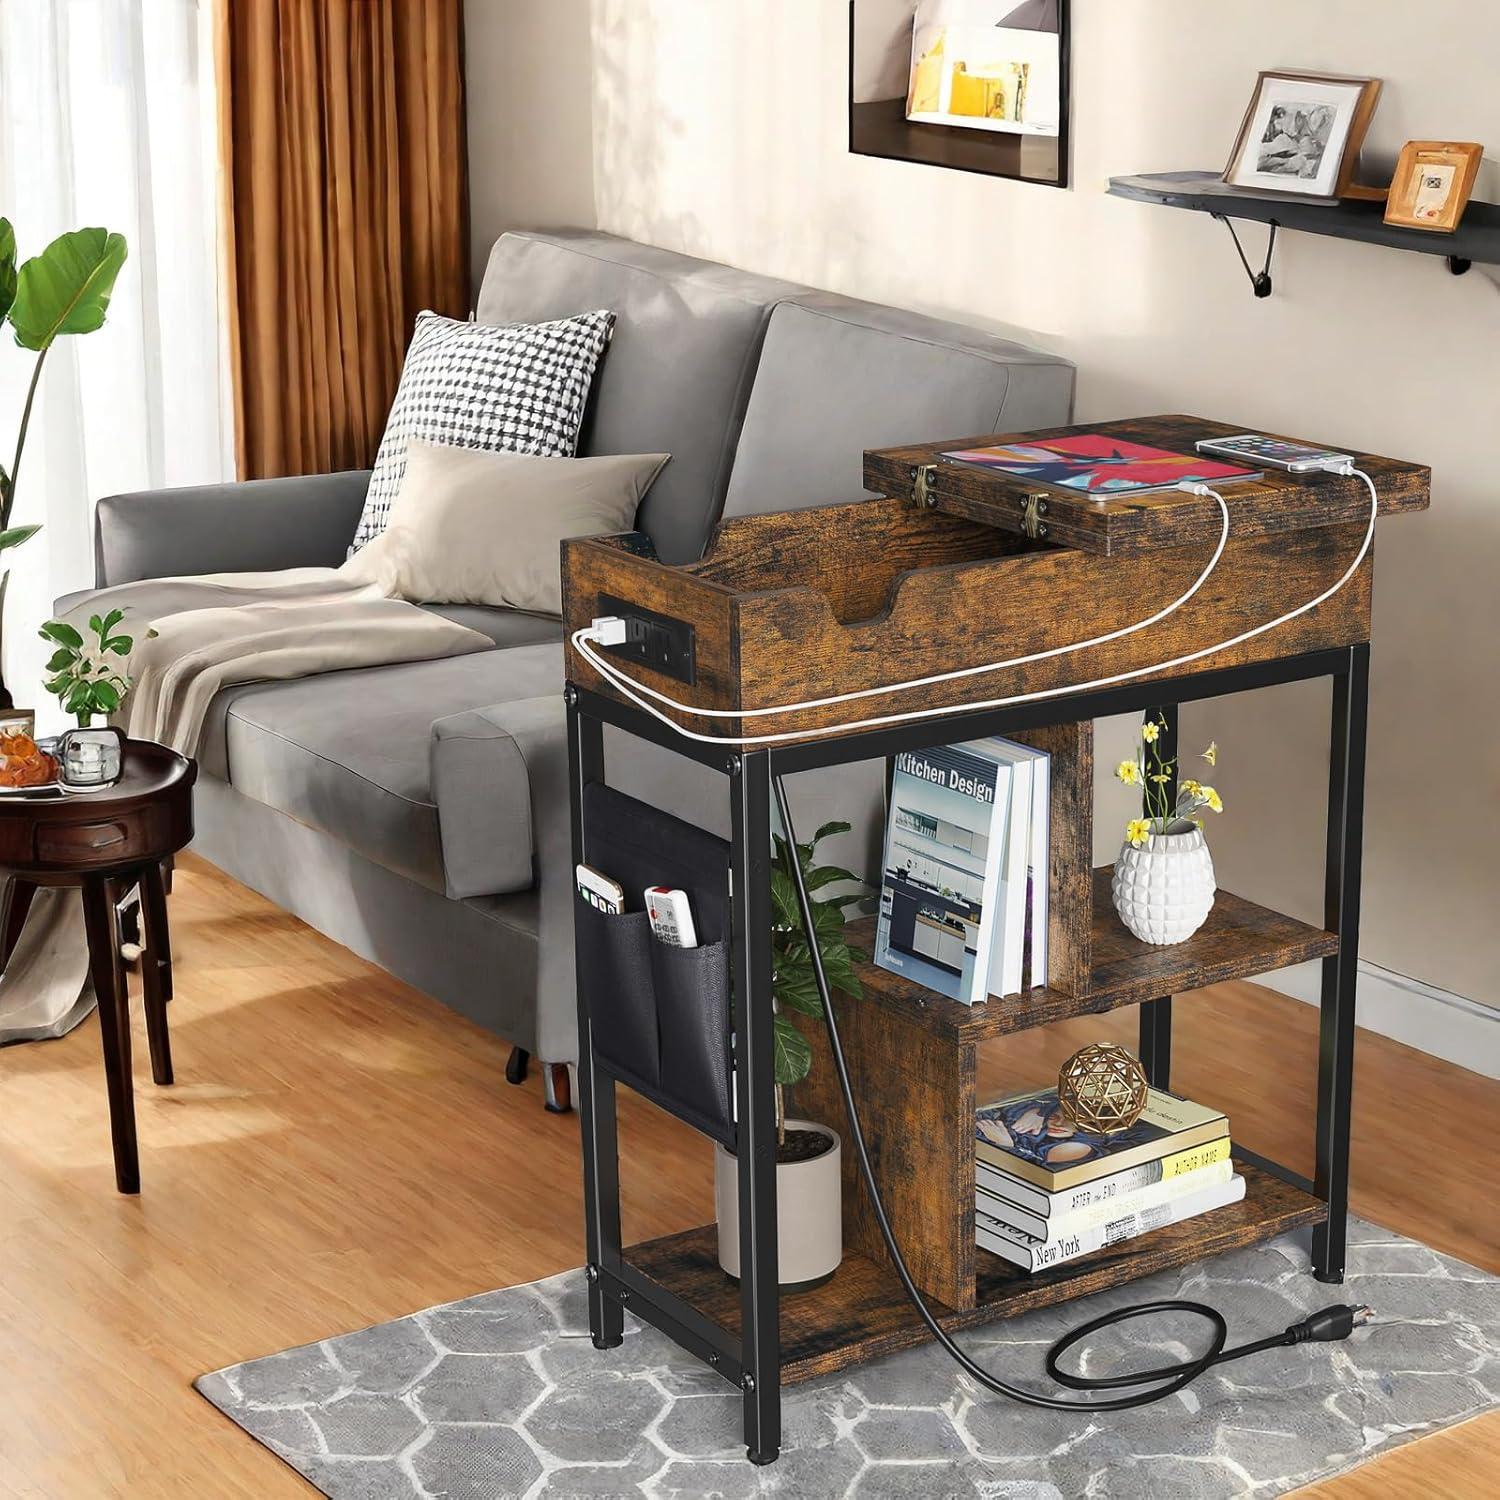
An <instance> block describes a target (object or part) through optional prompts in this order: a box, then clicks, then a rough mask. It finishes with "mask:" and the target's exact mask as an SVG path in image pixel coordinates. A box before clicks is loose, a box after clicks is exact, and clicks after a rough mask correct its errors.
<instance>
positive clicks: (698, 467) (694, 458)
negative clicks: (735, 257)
mask: <svg viewBox="0 0 1500 1500" xmlns="http://www.w3.org/2000/svg"><path fill="white" fill-rule="evenodd" d="M802 290H804V289H803V288H802V287H799V286H797V285H795V284H794V283H792V282H787V281H778V280H774V279H773V278H771V277H768V276H754V275H751V274H750V273H749V272H746V271H736V270H733V269H732V268H731V267H729V266H721V265H715V264H714V263H713V262H712V261H704V260H695V259H694V258H693V257H692V256H688V255H678V254H675V253H674V252H673V251H670V250H659V249H657V248H655V247H654V246H651V245H638V244H636V243H634V242H633V241H631V240H623V239H619V238H617V237H616V236H614V235H609V234H597V233H591V232H586V231H582V230H580V231H577V232H569V231H552V232H549V233H547V234H534V233H514V234H506V235H502V236H501V238H500V239H499V240H497V241H496V242H495V247H494V249H493V250H492V251H491V252H490V260H489V266H488V269H487V270H486V271H485V275H484V283H483V285H482V287H481V288H480V292H479V305H478V313H477V316H478V318H479V320H480V322H482V323H511V322H539V321H541V320H542V319H545V318H559V317H566V316H569V315H570V314H573V313H578V312H582V311H585V310H587V309H589V308H594V307H607V308H609V309H610V310H611V311H612V312H613V313H614V314H615V333H614V338H613V340H612V341H611V344H610V347H609V350H608V352H607V353H606V354H605V356H604V362H603V365H602V367H601V368H600V371H599V375H598V378H597V379H596V381H595V383H594V395H593V399H592V401H591V403H590V410H589V413H588V415H587V416H586V417H585V418H584V426H583V432H582V434H581V435H580V438H579V444H578V451H579V453H581V454H596V453H670V454H671V455H672V461H671V463H669V464H668V465H667V467H666V468H665V469H663V470H662V472H661V475H660V476H659V477H658V478H657V480H656V483H655V484H654V485H653V486H652V488H651V493H650V494H649V495H647V496H646V499H645V501H644V502H643V503H642V505H641V510H640V516H639V518H638V523H637V524H638V525H639V526H640V527H641V529H642V530H643V531H646V532H648V533H649V534H650V536H651V538H652V540H653V541H654V542H655V543H656V546H657V550H658V551H659V552H660V554H661V556H662V557H663V558H664V559H665V560H666V561H668V562H686V561H689V560H691V559H693V558H696V557H697V556H698V555H699V553H700V552H701V551H702V550H703V542H704V539H705V537H706V536H707V534H708V528H709V527H710V526H711V525H712V523H713V522H714V520H716V519H717V517H718V513H719V509H720V507H721V505H722V502H723V499H724V492H725V488H726V486H727V484H728V482H729V470H730V464H731V462H732V460H733V456H734V447H735V438H736V437H737V435H738V433H739V425H740V419H741V417H742V416H743V414H744V407H745V400H746V397H747V396H748V394H749V390H750V384H751V381H752V379H753V377H754V374H755V361H756V356H757V354H758V353H759V350H760V342H761V336H762V334H763V332H764V330H765V324H766V318H767V316H768V314H769V311H770V308H771V307H772V306H773V305H774V304H775V303H776V302H777V301H779V300H780V299H781V298H783V297H788V296H792V295H794V294H796V293H797V292H800V291H802Z"/></svg>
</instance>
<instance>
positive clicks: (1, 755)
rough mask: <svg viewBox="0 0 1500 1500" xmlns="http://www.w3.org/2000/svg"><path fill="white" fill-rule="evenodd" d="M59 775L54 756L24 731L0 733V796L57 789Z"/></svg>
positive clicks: (4, 731) (58, 767)
mask: <svg viewBox="0 0 1500 1500" xmlns="http://www.w3.org/2000/svg"><path fill="white" fill-rule="evenodd" d="M60 774H61V767H60V766H59V765H58V761H57V757H56V756H55V755H49V754H48V753H47V751H45V750H43V749H42V748H41V746H40V745H38V744H37V742H36V741H35V740H34V739H32V737H31V736H30V735H29V734H27V733H26V732H25V731H24V730H20V729H16V730H0V796H13V795H15V794H17V793H21V792H34V791H37V790H39V789H41V788H50V787H58V781H59V777H60ZM59 790H60V788H59Z"/></svg>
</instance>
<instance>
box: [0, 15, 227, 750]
mask: <svg viewBox="0 0 1500 1500" xmlns="http://www.w3.org/2000/svg"><path fill="white" fill-rule="evenodd" d="M210 9H211V0H0V214H4V215H5V216H6V217H8V218H9V219H10V220H11V221H12V223H13V224H14V225H15V230H16V238H17V241H18V246H17V248H18V253H19V256H20V258H21V259H23V260H24V259H25V258H26V257H27V256H28V255H31V254H35V253H36V252H37V251H38V250H40V249H41V248H42V247H43V246H44V245H46V244H47V243H48V242H49V241H50V240H52V239H53V238H55V237H56V236H57V235H59V234H61V233H63V232H64V231H65V230H69V229H77V228H82V227H84V226H87V225H99V226H102V227H103V228H106V229H111V230H118V231H119V232H120V233H121V234H123V235H124V236H125V238H126V240H127V242H128V244H129V257H128V259H127V260H126V262H125V267H124V270H123V271H122V272H121V274H120V278H119V280H118V282H117V283H116V286H115V292H114V298H113V300H112V301H111V303H110V306H109V314H108V317H107V319H106V321H105V324H104V327H103V328H101V329H99V330H97V331H96V332H94V333H90V334H87V335H84V336H81V337H72V338H62V339H59V340H58V342H57V343H56V344H55V345H54V346H53V349H52V352H51V353H50V354H49V355H48V356H47V365H46V369H45V372H44V374H43V376H42V384H41V387H40V390H39V392H38V396H37V403H36V407H35V409H34V411H33V415H32V422H31V431H30V436H29V437H28V439H27V445H26V457H25V461H24V465H23V469H22V473H21V476H20V482H19V484H18V485H17V500H16V509H15V514H14V516H13V518H12V524H25V523H28V522H31V523H34V522H40V523H41V524H42V526H43V528H44V529H43V531H42V532H41V534H40V535H39V536H37V537H34V538H33V539H32V540H31V541H29V542H27V543H26V544H25V545H24V546H23V547H21V548H20V549H18V550H16V551H12V552H9V553H7V554H5V555H6V557H7V558H8V559H9V560H10V564H11V582H10V596H9V599H8V600H7V602H6V609H5V621H4V670H5V680H6V683H7V685H8V686H9V687H10V689H11V692H12V694H13V695H14V697H15V701H16V703H17V704H18V705H19V706H22V707H37V708H38V709H42V710H46V715H45V716H43V717H41V722H42V724H43V726H44V727H46V728H59V727H62V725H61V715H60V714H59V713H58V712H57V710H56V705H55V703H53V701H52V700H50V699H49V700H45V701H44V697H43V693H42V689H41V665H42V662H43V661H44V660H45V651H46V649H47V648H46V647H45V646H44V644H43V643H42V642H41V641H40V640H38V639H37V636H36V631H37V627H38V626H39V625H40V624H41V623H42V622H43V621H44V620H47V619H49V618H50V617H51V614H52V601H53V599H54V598H55V597H56V596H57V595H59V594H62V593H66V592H68V591H70V590H73V589H79V588H86V587H88V586H89V585H90V584H92V582H93V577H94V572H93V567H94V565H93V540H92V538H93V507H94V502H95V501H96V500H97V499H98V498H99V497H100V496H101V495H108V494H113V493H116V492H119V491H123V490H136V489H150V488H156V487H159V486H162V485H174V484H199V483H209V482H212V481H215V480H218V479H224V478H228V477H230V476H231V474H232V466H233V444H232V441H231V439H230V433H229V418H228V412H229V403H228V401H227V399H226V397H227V390H226V376H225V373H224V361H223V357H222V340H221V336H220V330H221V327H222V320H221V317H220V295H219V285H218V267H219V264H220V261H219V254H218V245H217V224H218V212H217V210H218V202H219V187H218V174H217V166H216V163H217V149H216V136H215V128H214V98H213V46H212V21H211V16H210ZM30 362H31V357H30V356H29V355H28V354H27V353H26V351H23V350H20V349H17V348H15V347H14V346H13V345H12V343H11V340H10V338H9V336H8V333H7V335H6V336H5V337H3V338H0V447H3V448H4V449H5V454H6V460H7V461H8V460H9V456H10V452H11V448H12V445H13V444H14V442H15V433H16V425H17V422H18V420H19V414H20V407H21V402H22V400H23V399H24V392H25V382H26V380H27V379H28V378H29V375H30Z"/></svg>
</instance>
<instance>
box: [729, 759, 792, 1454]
mask: <svg viewBox="0 0 1500 1500" xmlns="http://www.w3.org/2000/svg"><path fill="white" fill-rule="evenodd" d="M730 799H731V803H732V823H733V839H732V845H733V848H732V855H731V858H732V865H731V870H732V877H733V890H732V893H731V894H732V898H733V913H732V934H733V952H734V1008H735V1102H736V1109H737V1119H738V1128H737V1135H738V1164H739V1195H740V1330H741V1332H740V1342H741V1350H742V1354H741V1365H742V1369H743V1375H742V1378H741V1384H742V1386H743V1389H744V1407H745V1411H744V1418H745V1450H746V1456H747V1457H748V1458H749V1460H750V1462H751V1463H756V1464H768V1463H772V1462H774V1460H775V1459H776V1456H777V1455H778V1453H779V1452H780V1451H781V1288H780V1284H779V1281H778V1265H777V1258H778V1257H777V1242H776V1103H775V1074H774V1071H773V1067H772V1060H773V1042H772V1024H771V1017H772V1011H771V777H770V761H769V758H768V756H767V755H766V752H765V751H756V752H753V753H750V754H746V755H742V756H741V757H739V767H738V771H737V773H735V774H732V775H731V777H730Z"/></svg>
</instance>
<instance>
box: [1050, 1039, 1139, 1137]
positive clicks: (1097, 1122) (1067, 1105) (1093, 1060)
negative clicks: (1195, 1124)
mask: <svg viewBox="0 0 1500 1500" xmlns="http://www.w3.org/2000/svg"><path fill="white" fill-rule="evenodd" d="M1147 1093H1148V1088H1147V1084H1146V1073H1145V1070H1144V1069H1143V1068H1142V1067H1141V1065H1140V1063H1138V1062H1137V1061H1136V1060H1135V1058H1134V1057H1132V1056H1131V1055H1130V1053H1128V1052H1127V1051H1126V1050H1125V1049H1124V1048H1123V1047H1117V1046H1115V1045H1114V1044H1113V1043H1112V1042H1093V1043H1091V1044H1090V1045H1089V1046H1087V1047H1080V1048H1079V1049H1078V1051H1077V1052H1075V1053H1074V1054H1073V1055H1072V1057H1070V1058H1069V1059H1068V1060H1067V1062H1065V1063H1064V1064H1063V1065H1062V1068H1061V1069H1060V1071H1059V1072H1058V1075H1057V1102H1058V1104H1059V1105H1061V1106H1062V1111H1063V1113H1064V1114H1065V1115H1067V1116H1068V1118H1069V1119H1070V1120H1072V1121H1073V1123H1074V1124H1075V1125H1077V1126H1078V1127H1079V1128H1080V1129H1082V1130H1089V1131H1092V1132H1093V1133H1094V1134H1096V1135H1115V1134H1117V1133H1118V1132H1120V1131H1122V1130H1129V1129H1130V1127H1131V1126H1132V1125H1134V1124H1135V1122H1136V1121H1137V1120H1139V1119H1140V1117H1141V1114H1142V1113H1143V1112H1144V1110H1145V1108H1146V1098H1147Z"/></svg>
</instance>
